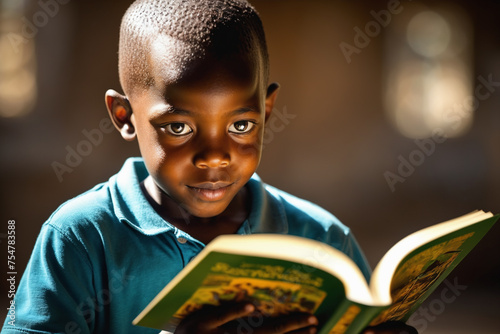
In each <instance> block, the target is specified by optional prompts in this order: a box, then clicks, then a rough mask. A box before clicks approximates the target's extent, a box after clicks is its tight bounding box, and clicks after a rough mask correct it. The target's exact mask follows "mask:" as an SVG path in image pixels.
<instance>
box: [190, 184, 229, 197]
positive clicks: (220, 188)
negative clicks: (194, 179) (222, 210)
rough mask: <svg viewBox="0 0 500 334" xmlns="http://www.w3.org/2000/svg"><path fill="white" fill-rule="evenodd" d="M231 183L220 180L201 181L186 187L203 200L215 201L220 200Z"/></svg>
mask: <svg viewBox="0 0 500 334" xmlns="http://www.w3.org/2000/svg"><path fill="white" fill-rule="evenodd" d="M232 185H233V183H230V182H222V181H219V182H203V183H198V184H195V185H191V186H188V189H190V190H191V191H192V192H193V193H194V194H195V195H197V196H199V197H200V198H201V199H202V200H204V201H209V202H215V201H219V200H221V199H222V198H223V197H224V195H225V194H226V192H227V190H228V189H229V187H231V186H232Z"/></svg>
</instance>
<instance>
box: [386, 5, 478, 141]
mask: <svg viewBox="0 0 500 334" xmlns="http://www.w3.org/2000/svg"><path fill="white" fill-rule="evenodd" d="M407 10H408V11H410V10H411V8H408V9H407ZM456 15H458V14H457V12H456V11H452V10H449V9H448V10H445V9H444V8H443V9H441V10H440V12H437V11H430V10H422V9H414V12H413V13H412V14H411V15H406V16H403V17H401V21H400V22H399V24H398V25H397V27H395V29H398V30H399V31H397V32H395V31H392V32H389V33H388V40H387V46H388V51H389V50H390V52H388V53H387V55H388V56H387V57H388V61H387V64H388V65H387V67H388V68H387V72H388V73H387V77H386V86H385V88H386V90H385V105H386V110H387V112H388V115H389V117H390V119H391V121H392V122H393V124H394V125H395V126H396V127H397V129H398V130H399V131H400V132H401V134H403V135H404V136H406V137H409V138H426V137H431V136H433V135H434V134H436V133H438V134H440V135H444V136H446V137H457V136H460V135H462V134H464V133H465V132H466V131H467V130H468V129H469V128H470V126H471V124H472V121H473V112H472V111H473V110H472V106H471V104H470V103H469V100H470V97H471V96H472V94H473V92H474V90H473V86H472V75H471V72H472V69H471V68H470V58H471V55H470V53H471V51H470V38H469V37H468V36H470V35H471V31H469V27H468V25H467V24H466V22H467V21H466V20H465V23H464V19H463V18H462V17H461V18H460V20H458V19H457V18H456ZM457 22H461V23H463V24H458V23H457ZM402 31H404V33H402Z"/></svg>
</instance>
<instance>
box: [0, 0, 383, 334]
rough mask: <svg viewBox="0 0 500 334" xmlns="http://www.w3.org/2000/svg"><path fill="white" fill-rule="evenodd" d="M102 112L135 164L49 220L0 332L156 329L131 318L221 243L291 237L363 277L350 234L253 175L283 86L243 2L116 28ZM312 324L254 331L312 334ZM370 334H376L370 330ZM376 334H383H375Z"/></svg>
mask: <svg viewBox="0 0 500 334" xmlns="http://www.w3.org/2000/svg"><path fill="white" fill-rule="evenodd" d="M119 72H120V82H121V85H122V88H123V91H124V93H125V95H121V94H119V93H117V92H115V91H112V90H110V91H108V92H107V93H106V106H107V108H108V111H109V114H110V116H111V118H112V120H113V122H114V124H115V126H116V128H117V129H118V130H119V131H120V133H121V135H122V137H123V138H124V139H125V140H129V141H131V140H135V139H137V141H138V144H139V148H140V151H141V155H142V159H129V160H128V161H127V162H126V163H125V165H124V167H123V168H122V170H121V171H120V172H119V173H118V174H117V175H115V176H113V177H112V178H111V179H110V180H109V181H108V182H106V183H104V184H101V185H98V186H96V187H94V188H93V189H92V190H90V191H88V192H86V193H84V194H82V195H80V196H78V197H77V198H75V199H72V200H70V201H68V202H66V203H65V204H63V205H62V206H61V207H60V208H59V209H58V210H57V211H56V212H55V213H54V214H53V215H52V216H51V217H50V218H49V219H48V221H47V222H46V223H45V224H44V226H43V227H42V230H41V233H40V236H39V238H38V240H37V243H36V246H35V249H34V251H33V255H32V257H31V259H30V262H29V264H28V267H27V269H26V272H25V274H24V275H23V278H22V281H21V283H20V286H19V288H18V293H17V296H16V299H15V301H16V322H15V326H12V325H9V324H8V322H6V324H5V326H4V329H3V330H4V333H120V334H124V333H157V332H158V331H157V330H154V329H148V328H141V327H134V326H132V325H131V321H132V320H133V319H134V317H135V316H136V315H137V314H139V312H140V311H141V310H142V309H143V308H144V307H145V306H146V305H147V304H148V303H149V301H150V300H151V299H152V298H153V297H154V296H155V295H156V294H157V293H158V292H159V291H160V290H161V289H162V288H163V286H164V285H165V284H166V283H167V282H168V281H170V280H171V279H172V278H173V277H174V276H175V275H176V274H177V273H178V272H179V271H180V270H181V269H182V268H183V267H184V266H185V264H186V263H188V262H189V261H190V260H191V259H192V258H193V257H194V256H195V255H196V254H197V253H198V252H199V251H200V250H201V249H202V248H203V247H204V246H205V244H207V243H208V242H210V241H211V240H212V239H213V238H215V237H216V236H218V235H221V234H228V233H238V234H249V233H259V232H267V233H287V234H295V235H301V236H305V237H308V238H313V239H317V240H321V241H324V242H327V243H329V244H331V245H333V246H334V247H336V248H338V249H340V250H341V251H343V252H345V253H346V254H347V255H349V256H350V257H351V258H353V259H354V260H355V261H356V263H357V264H358V265H359V266H360V268H361V269H362V271H363V272H364V274H365V275H366V276H368V275H369V267H368V265H367V263H366V261H365V259H364V257H363V255H362V253H361V251H360V250H359V248H358V246H357V244H356V241H355V240H354V238H353V236H352V235H351V234H350V232H349V229H348V228H346V227H345V226H343V225H342V224H341V223H340V222H338V220H336V219H335V218H334V217H333V216H331V215H330V214H328V213H327V212H325V211H323V210H322V209H320V208H319V207H317V206H315V205H313V204H311V203H309V202H306V201H303V200H300V199H297V198H295V197H293V196H291V195H288V194H285V193H284V192H281V191H279V190H277V189H275V188H272V187H270V186H267V185H265V184H263V183H262V182H261V181H260V179H259V178H258V177H257V176H256V175H254V173H255V171H256V169H257V166H258V164H259V161H260V157H261V147H262V145H261V143H262V138H263V131H264V124H265V121H266V120H267V119H268V118H269V116H270V114H271V111H272V109H273V105H274V101H275V100H276V97H277V93H278V89H279V87H278V85H277V84H271V85H268V84H267V82H268V77H269V66H268V55H267V48H266V45H265V38H264V33H263V29H262V24H261V22H260V19H259V17H258V15H257V13H256V12H255V11H254V9H253V8H252V7H251V6H250V5H249V4H248V3H246V2H245V1H239V0H229V1H228V0H219V1H196V0H192V1H182V0H171V1H168V0H165V1H161V0H138V1H136V2H135V3H134V4H133V5H132V6H131V7H130V8H129V10H128V11H127V13H126V14H125V16H124V18H123V21H122V27H121V32H120V47H119ZM253 311H254V307H253V305H251V304H234V305H225V306H221V307H217V308H214V309H210V310H204V311H203V312H199V313H194V314H192V315H191V316H190V317H189V318H188V319H187V320H186V321H184V322H183V323H181V324H180V326H179V328H178V330H177V331H176V333H237V332H238V328H237V326H236V324H237V321H238V320H241V319H244V318H245V317H248V316H249V315H251V314H252V312H253ZM316 325H317V319H316V318H315V317H314V316H311V315H310V314H292V315H284V316H282V317H279V318H273V319H266V321H265V322H264V324H263V325H262V326H260V327H259V328H255V329H254V330H255V331H254V332H255V333H289V332H290V333H291V332H293V333H314V332H315V331H316V327H315V326H316ZM372 332H373V331H372ZM380 333H382V331H380Z"/></svg>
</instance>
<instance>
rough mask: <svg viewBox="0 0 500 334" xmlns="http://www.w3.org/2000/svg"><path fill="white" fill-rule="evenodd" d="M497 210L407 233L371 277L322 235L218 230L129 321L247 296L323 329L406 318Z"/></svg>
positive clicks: (175, 318) (164, 319)
mask: <svg viewBox="0 0 500 334" xmlns="http://www.w3.org/2000/svg"><path fill="white" fill-rule="evenodd" d="M499 216H500V215H496V216H493V214H491V213H489V212H488V213H485V212H483V211H474V212H472V213H469V214H467V215H465V216H462V217H458V218H455V219H452V220H449V221H446V222H444V223H440V224H437V225H433V226H431V227H427V228H425V229H422V230H420V231H418V232H415V233H413V234H410V235H409V236H407V237H406V238H404V239H402V240H401V241H399V242H398V243H397V244H396V245H394V246H393V247H392V248H391V249H390V250H389V251H388V252H387V253H386V254H385V255H384V257H383V258H382V259H381V260H380V262H379V263H378V265H377V266H376V268H375V270H374V272H373V275H372V278H371V281H370V283H369V284H368V283H367V282H366V279H365V278H364V276H363V274H362V273H361V271H360V270H359V268H358V267H357V266H356V265H355V264H354V262H353V261H352V260H351V259H350V258H349V257H347V256H346V255H345V254H344V253H342V252H340V251H338V250H336V249H334V248H332V247H330V246H328V245H326V244H324V243H321V242H318V241H314V240H310V239H306V238H302V237H296V236H289V235H279V234H254V235H223V236H220V237H217V238H216V239H214V240H213V241H212V242H211V243H209V244H208V245H207V247H206V248H205V249H204V250H203V251H202V252H201V253H200V254H199V255H198V256H197V257H195V258H194V259H193V260H192V261H191V262H190V263H189V264H188V265H187V266H186V267H185V268H184V269H183V270H182V271H181V272H180V273H179V274H178V275H177V276H176V277H175V278H174V279H173V280H172V281H171V282H170V283H169V284H168V285H167V286H166V287H165V288H164V289H163V290H162V291H161V292H160V293H159V294H158V295H157V296H156V297H155V298H154V299H153V300H152V301H151V303H150V304H149V305H148V306H147V307H146V308H145V309H144V310H143V311H142V313H141V314H140V315H139V316H138V317H137V318H136V319H135V320H134V324H135V325H140V326H145V327H152V328H157V329H164V330H167V331H171V332H173V331H174V330H175V327H176V326H177V325H178V324H179V322H180V321H181V320H182V319H183V318H184V317H185V316H186V315H187V314H189V313H190V312H193V311H196V310H199V309H200V308H201V307H202V306H203V305H206V304H212V305H218V304H220V303H222V302H230V301H249V302H252V303H253V304H254V305H255V306H256V308H257V309H258V310H259V312H260V315H261V316H263V317H268V316H269V317H272V316H276V315H278V314H283V313H287V312H296V311H303V312H309V313H312V314H314V315H315V316H316V317H317V318H318V320H319V326H318V329H319V330H318V333H320V334H325V333H327V334H340V333H347V334H352V333H359V332H361V331H362V329H363V328H365V327H366V326H368V325H376V324H378V323H382V322H385V321H389V320H397V321H406V320H407V319H408V318H409V317H410V315H411V314H412V313H413V312H414V311H415V310H416V309H417V308H418V307H419V305H420V304H421V303H422V301H423V300H424V299H425V298H427V297H428V296H429V295H430V294H431V293H432V291H433V290H435V289H436V287H437V286H438V285H439V284H440V283H441V282H442V281H443V280H444V279H445V278H446V276H447V275H448V274H449V273H450V272H451V271H452V270H453V269H454V268H455V266H456V265H457V264H458V263H459V262H460V261H461V260H462V259H463V258H464V257H465V256H466V255H467V254H468V253H469V252H470V251H471V250H472V248H473V247H474V246H475V245H476V244H477V243H478V242H479V240H480V239H481V238H482V237H483V236H484V235H485V234H486V233H487V232H488V230H489V229H490V228H491V227H492V226H493V224H494V223H495V222H496V220H497V219H498V218H499ZM254 322H255V321H254ZM245 325H246V326H247V327H250V328H251V326H252V324H251V323H248V324H245Z"/></svg>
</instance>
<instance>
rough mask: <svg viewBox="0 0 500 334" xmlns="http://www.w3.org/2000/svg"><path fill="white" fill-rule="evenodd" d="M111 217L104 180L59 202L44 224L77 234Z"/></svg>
mask: <svg viewBox="0 0 500 334" xmlns="http://www.w3.org/2000/svg"><path fill="white" fill-rule="evenodd" d="M112 219H113V204H112V200H111V196H110V192H109V185H108V182H105V183H101V184H98V185H96V186H95V187H93V188H92V189H90V190H88V191H86V192H84V193H82V194H80V195H78V196H76V197H74V198H72V199H70V200H68V201H66V202H64V203H63V204H61V205H60V206H59V207H58V208H57V209H56V210H55V211H54V213H52V215H51V216H50V217H49V218H48V219H47V221H46V222H45V224H44V226H46V227H50V228H53V229H55V230H58V231H59V232H61V233H62V234H64V235H68V234H71V235H78V234H81V233H82V232H84V231H87V232H88V231H89V230H90V229H95V228H98V226H97V225H98V224H102V222H106V221H110V220H112Z"/></svg>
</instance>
